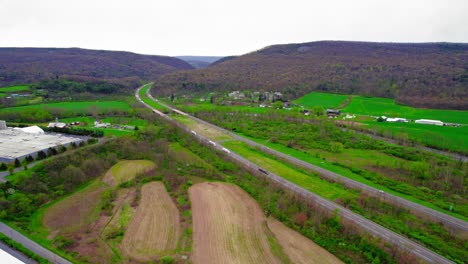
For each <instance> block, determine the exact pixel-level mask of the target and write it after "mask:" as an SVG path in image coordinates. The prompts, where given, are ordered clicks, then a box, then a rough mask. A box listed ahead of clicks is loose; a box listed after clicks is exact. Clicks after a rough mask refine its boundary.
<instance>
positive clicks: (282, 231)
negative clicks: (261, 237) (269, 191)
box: [267, 217, 342, 264]
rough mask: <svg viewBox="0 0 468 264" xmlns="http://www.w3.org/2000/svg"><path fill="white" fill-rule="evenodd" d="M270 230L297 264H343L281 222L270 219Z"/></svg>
mask: <svg viewBox="0 0 468 264" xmlns="http://www.w3.org/2000/svg"><path fill="white" fill-rule="evenodd" d="M267 223H268V228H269V229H270V230H271V232H272V233H273V234H274V235H275V237H276V240H277V241H278V243H279V244H280V246H281V247H282V248H283V251H284V253H286V255H288V257H289V259H290V260H291V261H292V262H293V263H297V264H322V263H333V264H335V263H342V262H341V260H339V259H338V258H337V257H335V256H334V255H332V254H330V252H328V251H326V250H325V249H323V248H322V247H320V246H318V245H317V244H315V243H314V242H312V241H311V240H310V239H308V238H306V237H304V236H303V235H301V234H299V233H298V232H296V231H294V230H293V229H291V228H289V227H287V226H285V225H284V224H283V223H281V222H280V221H278V220H276V219H274V218H271V217H269V218H268V222H267Z"/></svg>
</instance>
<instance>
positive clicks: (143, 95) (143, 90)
mask: <svg viewBox="0 0 468 264" xmlns="http://www.w3.org/2000/svg"><path fill="white" fill-rule="evenodd" d="M151 85H152V84H146V85H145V86H143V88H141V90H140V92H139V93H138V95H139V96H140V98H141V100H142V101H143V102H145V103H146V104H148V105H150V106H151V107H153V108H154V109H156V110H159V111H166V110H167V108H166V107H164V106H162V105H160V104H158V103H157V102H155V101H153V100H151V98H149V97H148V96H147V95H146V92H147V91H148V89H150V88H151Z"/></svg>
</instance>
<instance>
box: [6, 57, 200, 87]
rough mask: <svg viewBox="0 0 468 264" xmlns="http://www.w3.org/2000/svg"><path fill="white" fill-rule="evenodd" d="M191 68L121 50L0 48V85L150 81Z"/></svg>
mask: <svg viewBox="0 0 468 264" xmlns="http://www.w3.org/2000/svg"><path fill="white" fill-rule="evenodd" d="M190 69H193V67H192V66H191V65H190V64H188V63H186V62H185V61H183V60H180V59H177V58H173V57H168V56H154V55H141V54H136V53H131V52H124V51H105V50H88V49H79V48H0V86H6V85H10V84H20V83H33V82H37V81H40V80H42V79H47V78H56V77H60V76H63V75H68V76H81V77H93V78H98V79H119V78H129V77H133V78H138V79H144V80H153V79H156V78H157V77H159V76H161V75H163V74H167V73H171V72H175V71H178V70H190Z"/></svg>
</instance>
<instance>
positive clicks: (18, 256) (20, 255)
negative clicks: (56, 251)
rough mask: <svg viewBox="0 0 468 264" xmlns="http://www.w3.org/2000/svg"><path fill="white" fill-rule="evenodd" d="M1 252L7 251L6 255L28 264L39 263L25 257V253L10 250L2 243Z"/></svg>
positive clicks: (0, 243) (0, 245)
mask: <svg viewBox="0 0 468 264" xmlns="http://www.w3.org/2000/svg"><path fill="white" fill-rule="evenodd" d="M0 250H3V251H5V252H6V253H8V254H10V255H11V256H13V257H15V258H16V259H18V260H19V261H22V262H24V263H26V264H35V263H37V261H35V260H33V259H30V258H29V257H28V256H26V255H24V254H23V253H21V252H19V251H16V250H15V249H12V248H10V247H9V246H8V245H7V244H5V243H3V242H0Z"/></svg>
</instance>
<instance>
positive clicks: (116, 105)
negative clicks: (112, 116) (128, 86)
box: [0, 101, 130, 113]
mask: <svg viewBox="0 0 468 264" xmlns="http://www.w3.org/2000/svg"><path fill="white" fill-rule="evenodd" d="M34 109H43V110H52V109H59V110H63V111H70V112H74V113H86V112H89V111H94V110H96V111H99V112H103V111H111V110H117V111H128V110H130V106H129V105H128V104H127V103H124V102H119V101H103V102H99V101H97V102H61V103H50V104H38V105H28V106H17V107H9V108H3V109H0V112H3V111H9V112H22V111H28V110H34Z"/></svg>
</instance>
